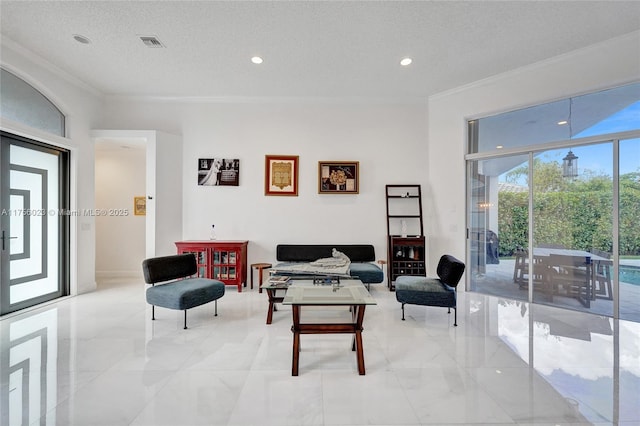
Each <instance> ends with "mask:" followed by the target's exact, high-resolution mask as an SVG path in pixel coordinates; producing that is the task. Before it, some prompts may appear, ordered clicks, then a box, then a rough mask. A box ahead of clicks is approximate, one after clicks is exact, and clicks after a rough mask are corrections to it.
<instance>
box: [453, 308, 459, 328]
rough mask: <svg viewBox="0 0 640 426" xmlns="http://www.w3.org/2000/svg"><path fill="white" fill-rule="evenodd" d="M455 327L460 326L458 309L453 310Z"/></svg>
mask: <svg viewBox="0 0 640 426" xmlns="http://www.w3.org/2000/svg"><path fill="white" fill-rule="evenodd" d="M453 326H454V327H457V326H458V308H457V307H456V308H453Z"/></svg>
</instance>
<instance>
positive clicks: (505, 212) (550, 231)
mask: <svg viewBox="0 0 640 426" xmlns="http://www.w3.org/2000/svg"><path fill="white" fill-rule="evenodd" d="M622 183H623V182H621V186H620V254H621V255H639V254H640V225H639V223H640V220H639V219H638V212H639V211H640V187H639V185H637V182H633V183H632V184H629V185H624V184H622ZM568 189H569V190H565V191H562V192H541V193H536V194H535V195H534V211H533V217H534V224H535V226H534V241H535V243H536V245H538V244H545V243H546V244H561V245H563V246H565V247H571V248H575V249H581V250H590V249H592V248H596V249H599V250H603V251H607V252H611V251H612V248H613V241H612V238H613V237H612V224H613V218H612V210H613V207H612V191H611V190H610V189H605V190H602V189H600V188H599V189H600V190H596V191H589V190H588V189H589V188H588V185H587V184H584V183H582V184H581V183H577V184H575V185H573V188H568ZM527 233H528V194H527V193H522V192H518V193H514V192H500V196H499V206H498V237H499V239H500V256H511V255H513V252H514V251H515V249H516V248H518V247H527V246H528V244H527Z"/></svg>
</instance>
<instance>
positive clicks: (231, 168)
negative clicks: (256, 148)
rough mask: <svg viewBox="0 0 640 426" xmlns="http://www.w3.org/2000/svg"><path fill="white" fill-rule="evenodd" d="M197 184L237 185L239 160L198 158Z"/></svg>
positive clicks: (238, 182)
mask: <svg viewBox="0 0 640 426" xmlns="http://www.w3.org/2000/svg"><path fill="white" fill-rule="evenodd" d="M198 185H202V186H239V185H240V160H239V159H237V158H233V159H232V158H200V159H198Z"/></svg>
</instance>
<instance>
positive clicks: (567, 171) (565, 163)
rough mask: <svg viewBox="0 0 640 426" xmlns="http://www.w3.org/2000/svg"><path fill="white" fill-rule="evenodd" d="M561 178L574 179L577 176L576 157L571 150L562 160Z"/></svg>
mask: <svg viewBox="0 0 640 426" xmlns="http://www.w3.org/2000/svg"><path fill="white" fill-rule="evenodd" d="M562 176H563V177H566V178H574V177H577V176H578V157H576V156H575V154H574V153H573V152H571V150H569V153H568V154H567V156H566V157H564V158H563V159H562Z"/></svg>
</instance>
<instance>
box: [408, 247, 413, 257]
mask: <svg viewBox="0 0 640 426" xmlns="http://www.w3.org/2000/svg"><path fill="white" fill-rule="evenodd" d="M409 259H413V247H409Z"/></svg>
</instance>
